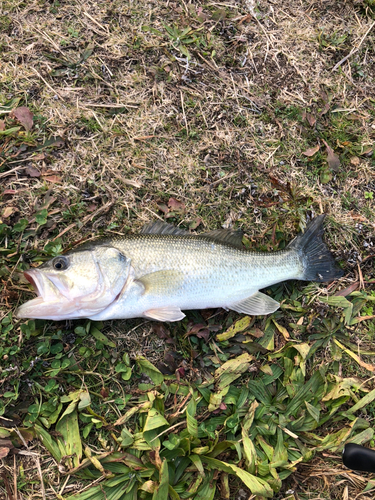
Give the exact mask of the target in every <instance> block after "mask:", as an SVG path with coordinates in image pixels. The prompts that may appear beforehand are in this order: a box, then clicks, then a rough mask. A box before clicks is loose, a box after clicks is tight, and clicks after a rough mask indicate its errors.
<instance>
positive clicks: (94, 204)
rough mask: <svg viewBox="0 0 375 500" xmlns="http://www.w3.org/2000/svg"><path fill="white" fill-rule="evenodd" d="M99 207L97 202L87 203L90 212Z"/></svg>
mask: <svg viewBox="0 0 375 500" xmlns="http://www.w3.org/2000/svg"><path fill="white" fill-rule="evenodd" d="M97 208H98V205H97V204H96V203H90V204H89V205H87V211H88V212H95V210H96V209H97Z"/></svg>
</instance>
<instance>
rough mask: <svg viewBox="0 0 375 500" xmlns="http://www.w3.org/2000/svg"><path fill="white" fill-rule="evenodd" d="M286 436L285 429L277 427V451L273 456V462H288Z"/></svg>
mask: <svg viewBox="0 0 375 500" xmlns="http://www.w3.org/2000/svg"><path fill="white" fill-rule="evenodd" d="M285 437H286V436H284V434H283V431H282V430H281V429H280V428H278V429H277V442H276V446H275V452H274V454H273V457H272V462H273V463H276V462H283V463H285V464H286V463H287V462H288V450H287V448H286V446H285V441H286V439H285Z"/></svg>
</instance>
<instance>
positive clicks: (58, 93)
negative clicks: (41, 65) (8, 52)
mask: <svg viewBox="0 0 375 500" xmlns="http://www.w3.org/2000/svg"><path fill="white" fill-rule="evenodd" d="M31 69H32V70H33V71H34V73H35V74H36V75H37V76H39V78H40V79H41V80H42V81H43V82H44V83H45V84H46V85H47V87H48V88H49V89H50V90H52V92H53V93H54V94H56V95H57V96H58V97H59V98H60V99H63V97H62V96H61V94H60V92H59V91H58V90H56V89H54V88H53V87H51V85H50V84H49V83H48V82H47V80H45V79H44V78H43V77H42V75H41V74H39V73H38V71H37V70H36V69H35V68H31Z"/></svg>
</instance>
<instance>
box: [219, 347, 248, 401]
mask: <svg viewBox="0 0 375 500" xmlns="http://www.w3.org/2000/svg"><path fill="white" fill-rule="evenodd" d="M253 359H254V356H251V354H248V353H245V354H241V356H238V357H237V358H235V359H230V360H229V361H227V362H226V363H224V364H223V365H221V366H220V368H218V369H217V370H216V372H215V381H216V382H217V391H218V392H220V391H221V390H223V389H224V388H225V387H227V386H228V385H229V384H231V383H232V382H233V381H234V380H236V379H237V378H238V377H240V376H241V375H242V373H244V372H246V371H247V370H248V369H249V367H250V363H251V361H253Z"/></svg>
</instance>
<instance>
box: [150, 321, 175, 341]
mask: <svg viewBox="0 0 375 500" xmlns="http://www.w3.org/2000/svg"><path fill="white" fill-rule="evenodd" d="M152 331H153V332H154V333H156V335H157V336H158V337H159V339H168V338H169V337H170V336H171V333H170V331H169V330H168V328H166V326H165V325H164V324H163V323H153V324H152Z"/></svg>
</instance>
